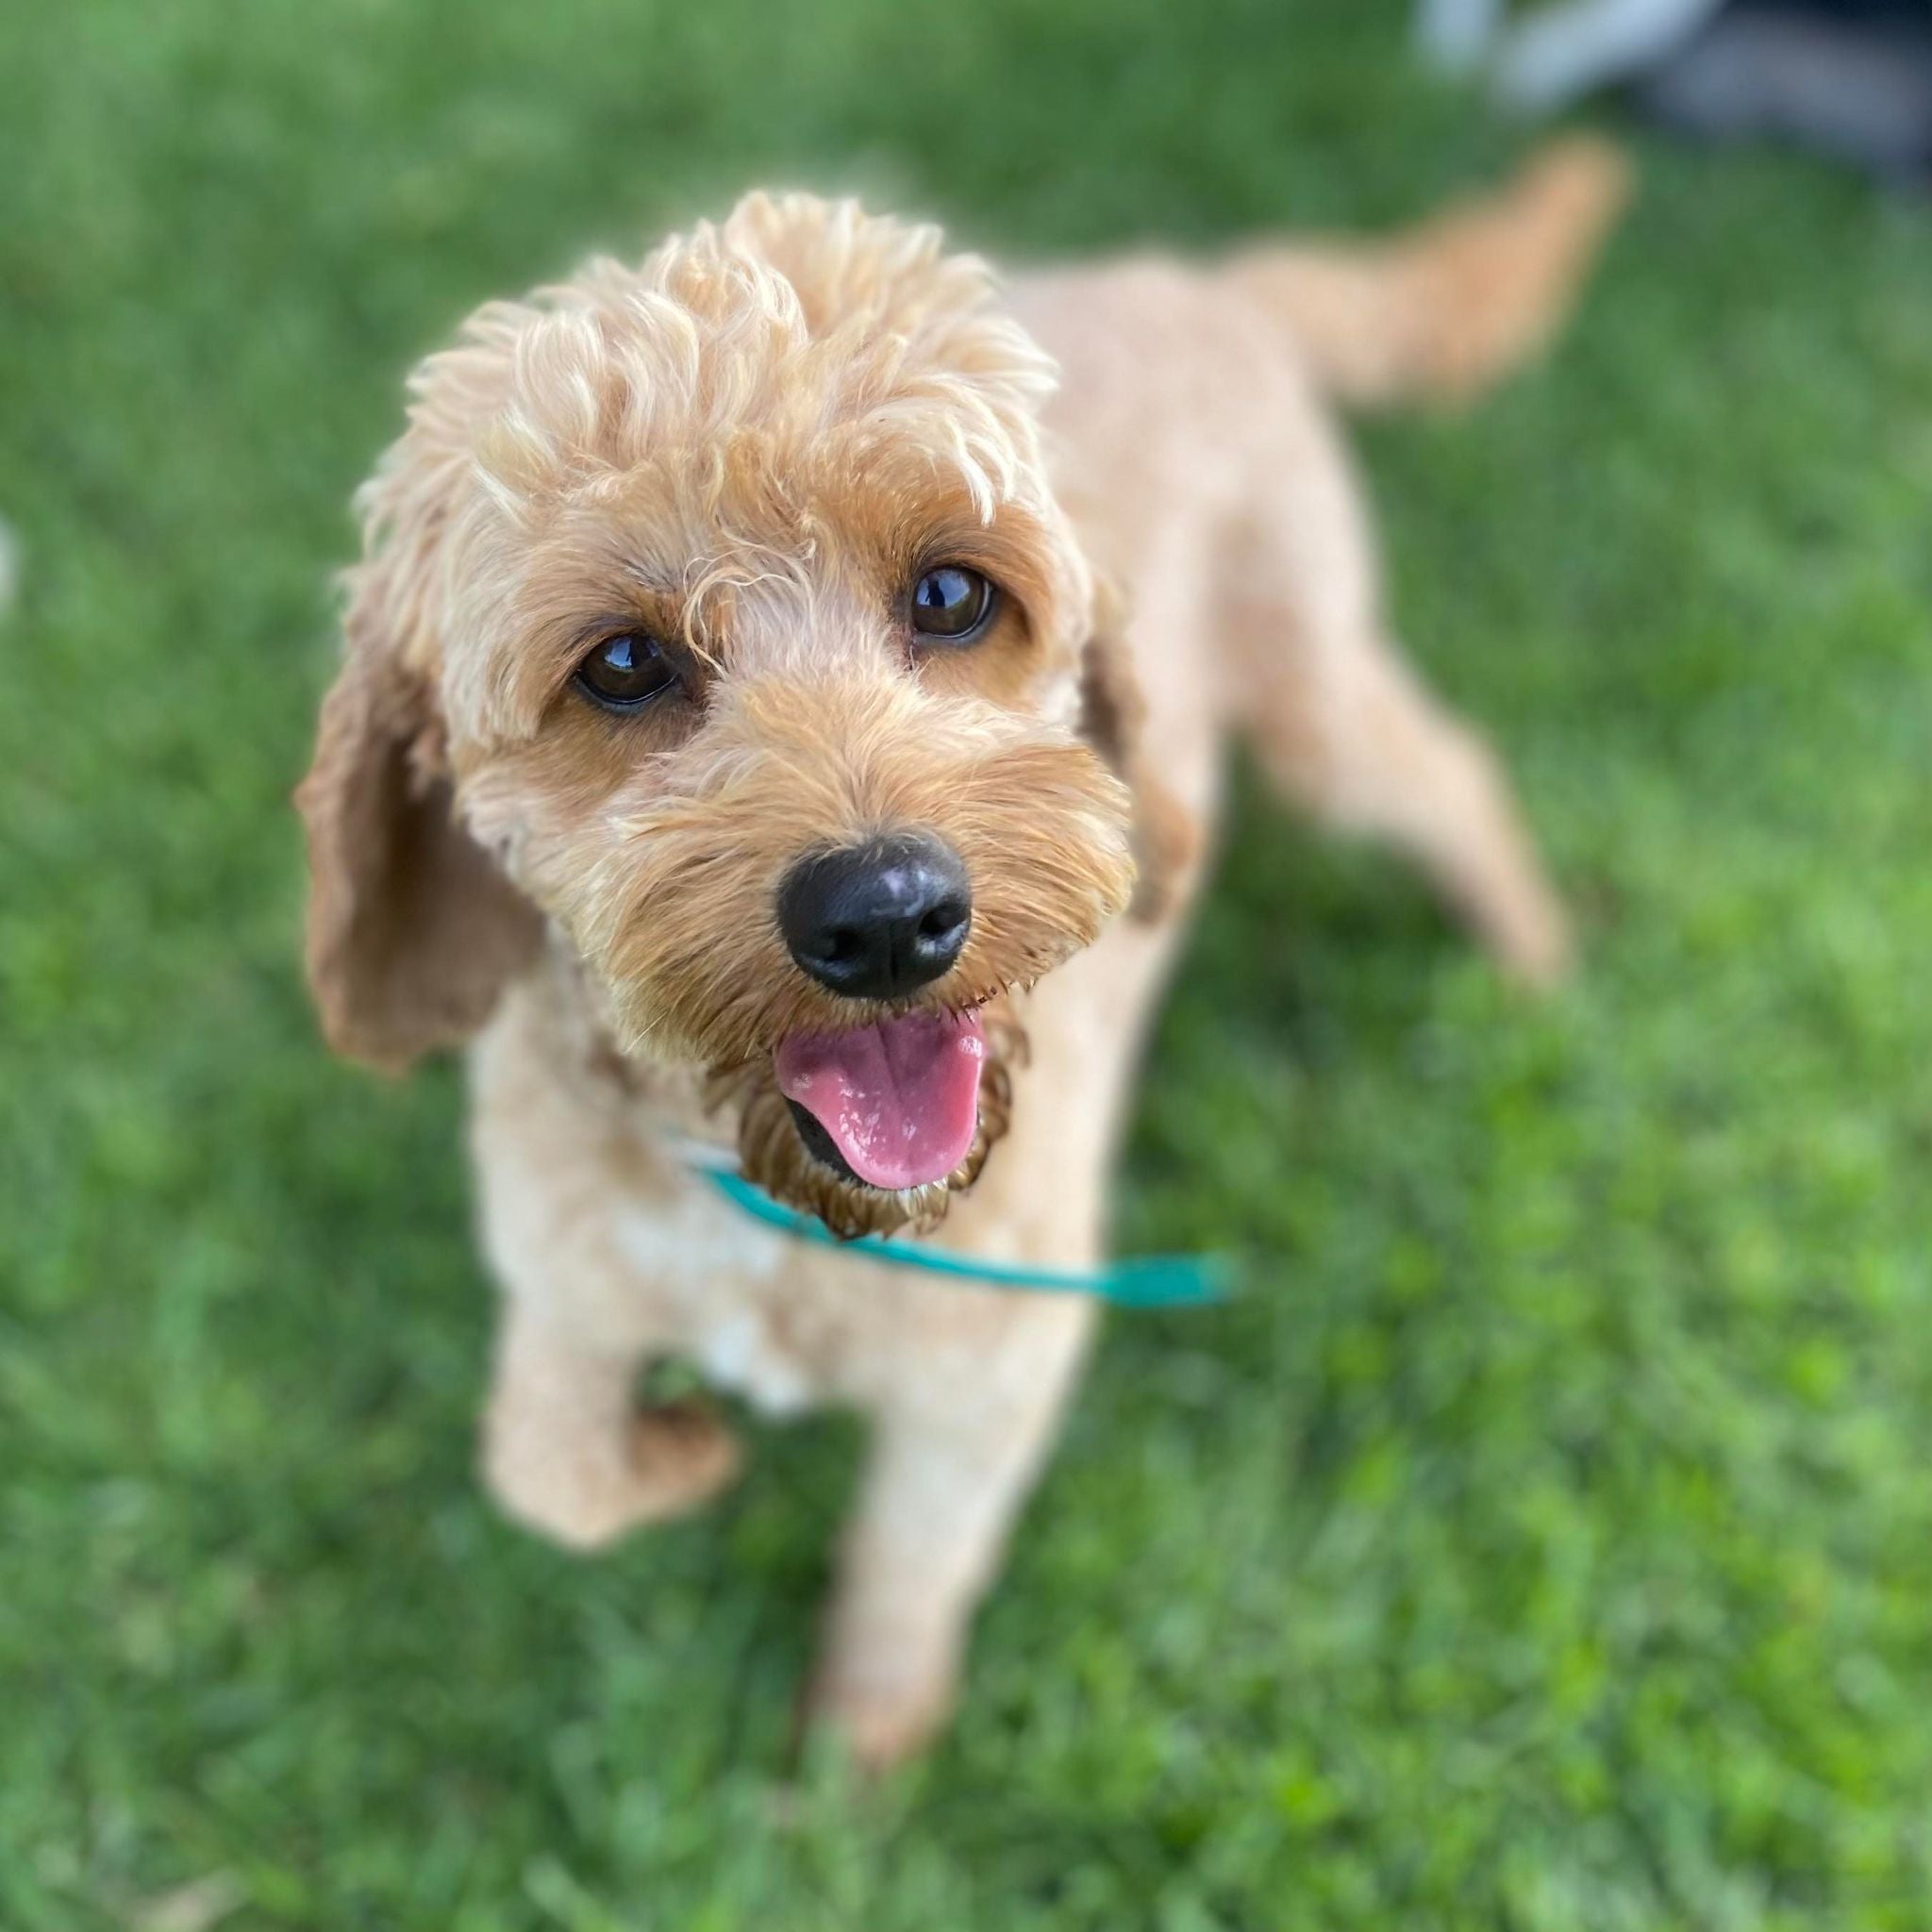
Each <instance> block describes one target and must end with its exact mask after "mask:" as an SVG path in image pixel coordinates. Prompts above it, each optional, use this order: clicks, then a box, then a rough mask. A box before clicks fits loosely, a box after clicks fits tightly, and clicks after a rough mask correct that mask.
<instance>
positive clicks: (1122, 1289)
mask: <svg viewBox="0 0 1932 1932" xmlns="http://www.w3.org/2000/svg"><path fill="white" fill-rule="evenodd" d="M698 1172H699V1173H700V1174H703V1175H704V1177H705V1178H706V1179H707V1180H708V1181H709V1182H710V1184H711V1185H712V1186H713V1187H714V1188H716V1189H717V1191H719V1192H720V1193H721V1194H723V1195H724V1198H725V1199H726V1200H727V1201H729V1202H730V1203H731V1204H732V1206H733V1207H735V1208H738V1209H739V1210H740V1211H741V1213H744V1214H748V1215H750V1216H751V1218H752V1219H753V1220H754V1221H758V1222H762V1223H763V1224H765V1226H767V1227H774V1228H777V1229H779V1230H780V1231H781V1232H782V1233H785V1234H790V1235H795V1236H797V1238H798V1239H799V1240H800V1241H816V1242H818V1243H820V1244H821V1245H823V1246H825V1247H833V1248H837V1249H838V1250H839V1252H840V1253H841V1254H843V1255H850V1256H851V1257H853V1258H854V1259H855V1260H858V1261H883V1262H885V1263H886V1264H887V1265H888V1266H889V1267H893V1268H919V1269H923V1270H924V1272H925V1273H926V1274H946V1275H950V1276H952V1278H953V1279H954V1280H956V1281H974V1282H977V1283H979V1284H980V1286H982V1287H984V1288H1019V1289H1040V1290H1043V1291H1046V1292H1048V1293H1052V1294H1091V1295H1093V1296H1096V1297H1097V1298H1098V1299H1099V1300H1101V1301H1107V1302H1112V1303H1114V1304H1115V1305H1116V1306H1118V1307H1124V1308H1160V1307H1183V1306H1186V1305H1190V1304H1200V1303H1205V1302H1218V1301H1222V1300H1224V1299H1225V1297H1226V1295H1227V1280H1226V1268H1225V1265H1224V1263H1223V1262H1222V1261H1221V1260H1220V1259H1219V1258H1218V1257H1214V1256H1208V1255H1150V1256H1148V1257H1145V1258H1144V1259H1141V1260H1128V1261H1116V1262H1114V1263H1113V1264H1112V1265H1111V1266H1109V1267H1106V1268H1096V1269H1091V1270H1088V1269H1064V1268H1028V1267H1026V1266H1025V1265H1024V1263H1021V1262H1013V1261H975V1260H974V1259H973V1258H972V1257H971V1256H968V1255H949V1254H948V1253H947V1252H946V1251H945V1250H944V1249H943V1248H928V1247H914V1246H913V1245H912V1244H911V1243H910V1242H908V1241H886V1240H884V1239H883V1238H881V1237H880V1236H878V1235H866V1236H864V1237H863V1238H862V1239H860V1240H858V1241H841V1240H840V1239H839V1237H838V1236H837V1235H835V1234H833V1233H832V1232H831V1231H830V1230H829V1229H828V1228H827V1227H826V1226H825V1224H824V1222H822V1221H819V1220H817V1219H816V1218H814V1217H813V1216H811V1215H809V1214H799V1213H795V1212H794V1211H793V1210H792V1209H791V1208H786V1207H783V1206H781V1205H780V1204H779V1203H778V1202H776V1201H774V1200H773V1199H772V1197H771V1196H770V1195H769V1194H768V1193H766V1192H765V1191H763V1190H762V1189H761V1188H756V1187H754V1186H753V1185H752V1184H751V1182H749V1181H748V1180H746V1179H745V1178H744V1176H743V1175H742V1174H732V1173H730V1172H728V1171H727V1170H725V1169H723V1168H718V1167H713V1166H709V1165H701V1166H699V1168H698Z"/></svg>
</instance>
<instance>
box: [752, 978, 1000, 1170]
mask: <svg viewBox="0 0 1932 1932" xmlns="http://www.w3.org/2000/svg"><path fill="white" fill-rule="evenodd" d="M985 1058H986V1029H985V1028H984V1027H983V1026H981V1025H980V1024H979V1015H978V1014H977V1013H960V1014H939V1013H908V1014H907V1015H906V1016H905V1017H904V1018H903V1019H898V1020H880V1021H877V1022H875V1023H874V1024H873V1025H870V1026H860V1027H858V1028H857V1029H856V1030H855V1031H853V1032H851V1033H788V1034H787V1035H786V1036H785V1038H784V1039H783V1040H782V1041H779V1042H778V1055H777V1071H778V1091H780V1092H781V1093H783V1094H784V1096H785V1097H786V1099H788V1100H795V1101H796V1102H797V1103H798V1104H799V1106H800V1107H802V1108H805V1109H806V1111H807V1112H808V1113H809V1114H810V1115H811V1116H812V1117H813V1119H815V1120H816V1121H817V1122H818V1124H820V1125H821V1126H822V1127H824V1130H825V1132H826V1133H828V1134H829V1135H831V1137H832V1140H833V1141H834V1142H835V1143H836V1144H837V1146H838V1149H839V1152H840V1153H841V1154H842V1155H843V1156H844V1157H845V1161H846V1164H847V1165H848V1166H849V1167H850V1168H851V1169H852V1172H853V1173H854V1174H857V1175H858V1177H859V1179H860V1180H862V1181H870V1182H871V1183H872V1185H873V1186H874V1187H875V1188H918V1187H924V1185H925V1183H926V1182H927V1181H937V1180H943V1179H944V1178H945V1177H946V1175H947V1174H951V1173H952V1171H953V1170H954V1169H955V1168H956V1167H958V1164H959V1163H960V1162H961V1161H962V1160H964V1159H965V1158H966V1152H967V1149H968V1148H970V1147H971V1146H972V1145H973V1137H974V1134H975V1133H976V1132H977V1131H978V1128H979V1069H980V1065H981V1063H982V1062H983V1061H984V1060H985Z"/></svg>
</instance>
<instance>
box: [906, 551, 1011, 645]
mask: <svg viewBox="0 0 1932 1932" xmlns="http://www.w3.org/2000/svg"><path fill="white" fill-rule="evenodd" d="M995 601H996V593H995V591H994V590H993V587H992V586H991V584H990V583H989V582H988V581H987V580H986V578H984V577H983V576H981V575H980V574H979V573H978V572H977V571H976V570H968V569H967V568H966V567H965V565H964V564H958V563H942V564H941V565H940V567H939V568H938V569H937V570H929V571H927V572H926V574H925V575H924V576H923V577H921V578H920V580H919V581H918V582H917V583H916V584H914V585H913V587H912V628H913V631H914V633H915V635H917V636H919V637H922V638H932V639H934V640H935V641H938V642H941V643H946V644H963V643H966V642H968V641H971V640H972V639H974V638H976V637H977V636H978V635H979V633H980V632H981V631H982V630H983V629H985V627H986V621H987V619H988V618H989V617H991V615H992V608H993V605H994V603H995Z"/></svg>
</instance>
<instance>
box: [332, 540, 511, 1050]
mask: <svg viewBox="0 0 1932 1932" xmlns="http://www.w3.org/2000/svg"><path fill="white" fill-rule="evenodd" d="M409 575H411V573H409V572H408V571H406V569H405V568H404V565H403V561H402V559H400V558H395V557H382V558H372V559H370V560H368V561H366V562H364V563H363V564H362V565H361V566H360V567H359V568H358V570H357V571H356V573H355V574H354V577H353V580H352V581H353V591H352V596H351V602H350V607H349V612H348V616H347V620H346V629H347V634H348V652H347V658H346V660H345V662H344V664H343V666H342V670H341V675H339V676H338V677H337V679H336V682H335V686H334V688H333V689H332V690H331V691H329V693H328V696H327V697H326V698H325V699H324V701H323V706H322V719H321V725H320V729H319V731H318V733H317V738H316V745H315V758H314V762H313V763H312V764H311V765H310V767H309V770H308V776H307V777H306V778H305V779H304V780H303V781H302V783H301V785H300V787H299V788H298V789H297V791H296V793H295V804H296V807H297V808H298V809H299V810H300V812H301V814H302V819H303V824H304V825H305V826H306V828H307V831H308V870H309V884H308V985H309V990H310V991H311V992H312V993H313V994H314V997H315V1003H316V1006H317V1008H319V1009H320V1011H321V1015H322V1024H323V1031H324V1033H325V1035H326V1036H327V1039H328V1041H329V1044H330V1045H331V1046H333V1047H334V1048H335V1049H336V1051H337V1052H339V1053H342V1054H346V1055H348V1056H350V1057H351V1058H355V1059H360V1060H367V1061H369V1062H371V1063H372V1064H374V1065H376V1066H379V1067H384V1068H387V1069H390V1070H391V1071H393V1070H398V1069H400V1068H402V1067H404V1066H407V1065H408V1062H409V1061H411V1060H412V1059H414V1058H417V1056H418V1055H420V1054H423V1053H425V1052H427V1051H428V1050H430V1049H431V1048H433V1047H438V1046H445V1045H452V1044H454V1043H456V1042H458V1041H462V1040H466V1039H467V1038H468V1037H469V1036H470V1035H471V1034H473V1033H474V1032H475V1030H476V1029H477V1028H478V1027H479V1026H480V1025H481V1024H483V1022H484V1021H485V1020H487V1019H488V1018H489V1017H490V1013H491V1009H492V1008H494V1007H495V1005H496V1001H497V997H498V995H499V994H500V993H501V992H502V991H503V989H504V987H505V985H506V984H507V983H508V981H509V980H510V979H512V978H514V977H515V976H516V975H517V974H519V973H520V972H522V971H523V970H524V969H525V967H526V966H528V965H529V963H530V962H531V960H532V959H533V958H535V956H536V952H537V948H538V945H539V943H540V941H541V933H542V923H541V919H540V917H539V915H538V913H537V911H536V909H535V908H534V907H532V906H531V905H530V903H529V901H528V900H526V899H525V898H524V897H523V895H522V894H521V893H520V892H518V891H517V890H516V889H515V888H514V887H513V886H512V885H511V884H510V883H509V881H508V879H506V878H505V877H504V875H503V874H502V873H501V872H500V871H499V870H498V869H497V867H496V865H495V864H494V863H493V861H492V860H491V858H489V856H488V855H487V854H486V853H485V852H484V851H483V850H482V848H481V847H480V846H478V845H477V844H476V842H475V841H474V840H473V839H472V838H471V837H470V836H469V834H468V833H467V832H466V831H465V830H464V829H463V827H462V825H461V824H459V823H458V820H457V818H456V816H455V814H454V811H453V809H452V790H451V785H450V781H449V774H448V772H447V770H446V769H445V762H444V758H443V751H442V734H441V721H440V719H439V717H438V716H437V713H436V710H435V708H434V705H433V703H432V701H431V699H430V697H429V694H428V692H427V691H426V690H425V686H424V682H423V680H422V678H421V676H420V675H417V674H415V673H413V672H411V671H410V670H409V669H408V668H407V667H406V666H405V664H404V662H403V659H402V652H401V650H400V648H399V645H400V632H401V629H402V627H403V626H404V625H406V624H407V623H408V621H409V619H410V618H411V617H412V616H415V615H417V614H418V613H419V612H420V608H421V604H420V597H419V596H418V595H416V594H409V593H408V591H407V589H406V582H407V578H408V576H409Z"/></svg>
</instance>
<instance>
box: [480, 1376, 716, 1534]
mask: <svg viewBox="0 0 1932 1932" xmlns="http://www.w3.org/2000/svg"><path fill="white" fill-rule="evenodd" d="M742 1462H743V1457H742V1452H741V1450H740V1448H739V1444H738V1439H737V1437H736V1436H734V1435H733V1434H732V1433H731V1431H730V1430H729V1429H728V1428H726V1427H725V1426H724V1424H723V1423H721V1422H720V1421H719V1420H718V1418H717V1417H716V1416H715V1415H713V1414H712V1413H711V1411H710V1410H709V1409H708V1408H707V1407H705V1406H704V1405H703V1404H702V1403H700V1402H697V1401H694V1400H692V1401H682V1402H671V1403H665V1404H662V1405H660V1406H658V1407H652V1408H647V1409H644V1410H642V1411H641V1412H640V1413H639V1414H638V1415H637V1416H635V1417H634V1418H632V1420H631V1424H630V1427H629V1429H628V1431H627V1433H626V1434H625V1435H624V1436H621V1437H619V1438H618V1440H616V1441H598V1442H596V1443H579V1444H564V1443H560V1442H557V1441H539V1442H537V1443H534V1444H533V1443H531V1442H529V1441H514V1440H512V1441H505V1440H502V1439H500V1438H498V1439H495V1440H492V1441H490V1442H489V1443H488V1445H487V1446H486V1449H485V1453H484V1463H483V1475H484V1480H485V1482H486V1483H487V1485H488V1486H489V1489H490V1491H491V1494H492V1495H493V1496H494V1497H495V1498H496V1500H497V1502H498V1504H499V1505H500V1506H501V1507H502V1508H503V1510H504V1513H505V1514H506V1515H508V1516H509V1517H510V1518H511V1519H512V1520H513V1521H515V1522H517V1523H520V1524H523V1525H524V1527H525V1529H530V1530H534V1531H535V1532H536V1533H537V1534H538V1535H539V1536H541V1537H546V1538H548V1539H549V1541H552V1542H554V1543H559V1544H561V1545H562V1546H563V1547H564V1548H565V1549H567V1550H576V1551H579V1552H585V1551H591V1550H597V1549H602V1548H604V1547H605V1546H606V1545H607V1544H608V1543H612V1542H615V1541H617V1539H618V1538H619V1537H621V1536H624V1535H625V1534H626V1533H627V1532H629V1531H631V1530H633V1529H641V1528H642V1527H643V1526H644V1525H645V1524H652V1523H661V1522H663V1521H664V1520H665V1519H666V1518H668V1517H673V1516H680V1515H683V1514H684V1513H685V1512H686V1511H688V1510H691V1509H695V1508H697V1507H699V1506H700V1505H701V1504H703V1503H707V1502H708V1501H709V1500H710V1499H711V1498H712V1497H713V1496H715V1495H716V1494H717V1493H718V1492H719V1491H721V1490H723V1489H724V1488H725V1487H726V1486H727V1485H728V1484H729V1483H731V1482H732V1481H733V1480H734V1479H735V1478H736V1476H737V1475H738V1473H739V1471H740V1469H741V1467H742Z"/></svg>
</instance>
